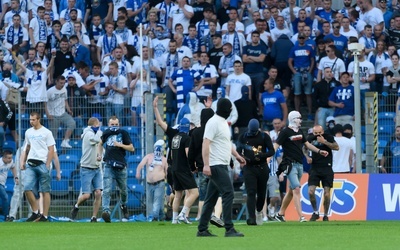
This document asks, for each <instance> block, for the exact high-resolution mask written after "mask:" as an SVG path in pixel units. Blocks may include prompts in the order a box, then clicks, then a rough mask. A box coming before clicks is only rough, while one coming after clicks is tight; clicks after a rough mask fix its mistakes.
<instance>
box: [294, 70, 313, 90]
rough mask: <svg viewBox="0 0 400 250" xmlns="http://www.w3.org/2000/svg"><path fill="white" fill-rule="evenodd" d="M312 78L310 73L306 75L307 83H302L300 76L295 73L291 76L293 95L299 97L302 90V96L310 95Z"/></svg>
mask: <svg viewBox="0 0 400 250" xmlns="http://www.w3.org/2000/svg"><path fill="white" fill-rule="evenodd" d="M313 79H314V78H313V77H312V75H311V74H310V73H307V82H303V79H302V74H301V73H299V72H297V73H296V74H294V75H293V85H294V86H293V88H294V95H301V93H302V91H301V90H302V89H303V92H304V94H306V95H311V94H312V83H313Z"/></svg>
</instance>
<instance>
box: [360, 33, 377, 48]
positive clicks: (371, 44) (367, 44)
mask: <svg viewBox="0 0 400 250" xmlns="http://www.w3.org/2000/svg"><path fill="white" fill-rule="evenodd" d="M363 37H364V39H365V48H366V49H373V48H375V46H376V42H375V41H374V39H372V37H371V38H368V37H366V36H365V35H364V36H363Z"/></svg>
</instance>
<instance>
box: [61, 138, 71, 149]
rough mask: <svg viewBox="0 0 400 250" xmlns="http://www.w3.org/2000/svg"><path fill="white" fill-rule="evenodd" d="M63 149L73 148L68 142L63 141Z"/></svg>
mask: <svg viewBox="0 0 400 250" xmlns="http://www.w3.org/2000/svg"><path fill="white" fill-rule="evenodd" d="M61 147H62V148H72V146H71V145H69V142H68V140H63V141H62V142H61Z"/></svg>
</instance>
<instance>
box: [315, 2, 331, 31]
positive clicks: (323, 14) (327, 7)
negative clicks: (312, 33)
mask: <svg viewBox="0 0 400 250" xmlns="http://www.w3.org/2000/svg"><path fill="white" fill-rule="evenodd" d="M334 13H335V11H334V10H333V9H332V0H324V1H323V8H321V9H317V10H316V11H315V18H316V19H317V21H318V29H319V31H321V32H322V24H323V23H324V22H329V23H332V21H333V18H334V15H333V14H334Z"/></svg>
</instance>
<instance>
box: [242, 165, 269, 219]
mask: <svg viewBox="0 0 400 250" xmlns="http://www.w3.org/2000/svg"><path fill="white" fill-rule="evenodd" d="M243 176H244V183H245V186H246V192H247V212H248V213H249V217H250V218H254V219H255V218H256V213H255V210H256V209H257V212H260V211H261V210H262V209H263V207H264V201H265V194H266V190H267V182H268V177H269V168H268V165H267V164H265V165H262V166H245V167H244V168H243ZM256 197H257V200H256Z"/></svg>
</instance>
